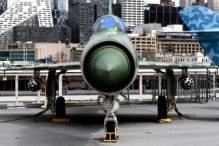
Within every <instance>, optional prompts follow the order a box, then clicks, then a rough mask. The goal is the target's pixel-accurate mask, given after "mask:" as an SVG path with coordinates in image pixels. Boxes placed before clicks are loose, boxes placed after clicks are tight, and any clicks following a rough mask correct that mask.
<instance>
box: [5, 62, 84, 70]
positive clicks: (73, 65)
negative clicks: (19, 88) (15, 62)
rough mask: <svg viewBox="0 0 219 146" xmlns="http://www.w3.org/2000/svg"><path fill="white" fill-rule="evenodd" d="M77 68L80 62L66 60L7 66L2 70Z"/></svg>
mask: <svg viewBox="0 0 219 146" xmlns="http://www.w3.org/2000/svg"><path fill="white" fill-rule="evenodd" d="M34 69H37V70H68V69H71V70H77V69H81V65H80V62H67V63H60V64H45V65H36V66H25V67H8V68H5V69H2V70H34Z"/></svg>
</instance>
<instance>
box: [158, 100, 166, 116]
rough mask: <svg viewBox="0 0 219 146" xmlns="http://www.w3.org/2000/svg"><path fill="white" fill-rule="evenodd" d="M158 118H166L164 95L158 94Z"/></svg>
mask: <svg viewBox="0 0 219 146" xmlns="http://www.w3.org/2000/svg"><path fill="white" fill-rule="evenodd" d="M157 108H158V119H166V118H167V104H166V98H165V96H158V103H157Z"/></svg>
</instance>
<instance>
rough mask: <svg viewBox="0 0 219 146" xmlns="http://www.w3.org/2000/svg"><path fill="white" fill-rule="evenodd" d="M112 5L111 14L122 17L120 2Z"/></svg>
mask: <svg viewBox="0 0 219 146" xmlns="http://www.w3.org/2000/svg"><path fill="white" fill-rule="evenodd" d="M112 7H113V15H115V16H118V17H119V18H121V17H122V14H121V13H122V5H121V3H115V4H113V5H112Z"/></svg>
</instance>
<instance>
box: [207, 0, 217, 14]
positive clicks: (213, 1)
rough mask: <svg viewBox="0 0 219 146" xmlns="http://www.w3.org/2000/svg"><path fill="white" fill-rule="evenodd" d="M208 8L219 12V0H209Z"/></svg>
mask: <svg viewBox="0 0 219 146" xmlns="http://www.w3.org/2000/svg"><path fill="white" fill-rule="evenodd" d="M208 8H209V9H211V10H212V11H214V12H216V13H218V14H219V1H218V0H208Z"/></svg>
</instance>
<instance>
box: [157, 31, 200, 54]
mask: <svg viewBox="0 0 219 146" xmlns="http://www.w3.org/2000/svg"><path fill="white" fill-rule="evenodd" d="M156 40H157V51H156V52H157V53H161V54H166V53H169V52H172V53H174V54H175V55H176V56H182V55H183V54H185V55H186V56H194V55H195V53H196V52H201V53H202V54H204V49H203V48H202V47H201V46H200V44H199V42H198V41H197V40H196V39H195V38H194V37H193V36H192V35H191V34H171V33H169V34H158V35H157V38H156Z"/></svg>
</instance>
